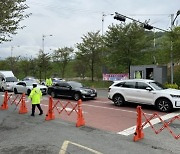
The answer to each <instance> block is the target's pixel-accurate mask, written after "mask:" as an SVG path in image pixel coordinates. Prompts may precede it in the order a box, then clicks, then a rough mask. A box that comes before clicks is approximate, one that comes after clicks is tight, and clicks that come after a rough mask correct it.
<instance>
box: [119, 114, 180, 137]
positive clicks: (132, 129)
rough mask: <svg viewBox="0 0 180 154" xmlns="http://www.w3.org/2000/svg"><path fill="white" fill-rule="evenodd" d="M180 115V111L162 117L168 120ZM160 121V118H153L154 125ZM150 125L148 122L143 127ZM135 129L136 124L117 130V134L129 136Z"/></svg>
mask: <svg viewBox="0 0 180 154" xmlns="http://www.w3.org/2000/svg"><path fill="white" fill-rule="evenodd" d="M178 115H180V111H179V112H174V113H169V114H166V115H163V116H161V118H162V120H168V119H170V118H173V117H175V116H178ZM160 122H161V121H160V120H159V118H155V119H152V120H151V124H152V125H155V124H157V123H160ZM149 126H150V125H149V123H148V124H147V125H146V126H144V127H143V129H145V128H148V127H149ZM135 131H136V126H133V127H130V128H128V129H125V130H123V131H121V132H117V134H120V135H124V136H129V135H131V134H134V132H135Z"/></svg>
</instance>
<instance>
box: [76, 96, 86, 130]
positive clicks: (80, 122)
mask: <svg viewBox="0 0 180 154" xmlns="http://www.w3.org/2000/svg"><path fill="white" fill-rule="evenodd" d="M81 104H82V100H81V99H80V100H78V117H77V123H76V127H80V126H84V125H85V121H84V118H83V114H82V108H81Z"/></svg>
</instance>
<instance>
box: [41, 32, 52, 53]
mask: <svg viewBox="0 0 180 154" xmlns="http://www.w3.org/2000/svg"><path fill="white" fill-rule="evenodd" d="M48 36H53V35H52V34H50V35H44V34H43V35H42V51H43V53H44V39H45V37H48Z"/></svg>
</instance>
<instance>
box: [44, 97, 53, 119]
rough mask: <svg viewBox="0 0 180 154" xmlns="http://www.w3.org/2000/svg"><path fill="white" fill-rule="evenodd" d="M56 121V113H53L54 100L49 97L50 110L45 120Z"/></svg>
mask: <svg viewBox="0 0 180 154" xmlns="http://www.w3.org/2000/svg"><path fill="white" fill-rule="evenodd" d="M53 119H55V116H54V112H53V99H52V97H49V109H48V113H47V114H46V118H45V120H53Z"/></svg>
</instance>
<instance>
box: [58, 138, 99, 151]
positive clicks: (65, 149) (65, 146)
mask: <svg viewBox="0 0 180 154" xmlns="http://www.w3.org/2000/svg"><path fill="white" fill-rule="evenodd" d="M69 144H72V145H75V146H77V147H80V148H82V149H85V150H88V151H90V152H92V153H95V154H102V153H101V152H98V151H96V150H93V149H91V148H88V147H85V146H83V145H80V144H77V143H74V142H70V141H64V143H63V145H62V147H61V149H60V151H59V154H66V151H67V147H68V145H69ZM67 153H68V152H67Z"/></svg>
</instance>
